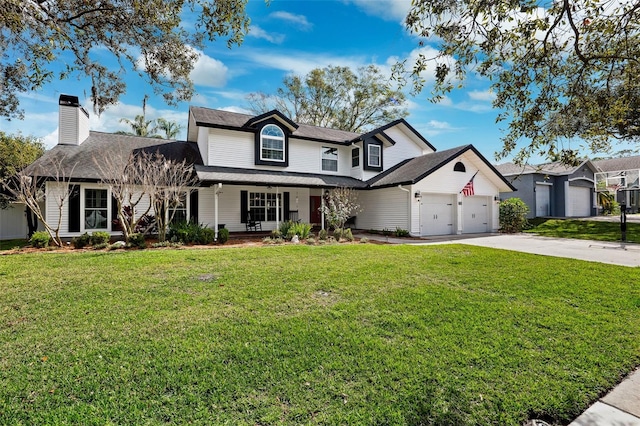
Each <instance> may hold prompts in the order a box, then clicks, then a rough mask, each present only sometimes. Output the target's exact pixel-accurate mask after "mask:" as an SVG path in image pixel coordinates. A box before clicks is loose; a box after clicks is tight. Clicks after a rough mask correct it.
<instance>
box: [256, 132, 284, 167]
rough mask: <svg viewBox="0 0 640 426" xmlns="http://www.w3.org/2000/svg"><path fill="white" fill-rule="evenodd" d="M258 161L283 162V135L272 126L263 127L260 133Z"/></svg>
mask: <svg viewBox="0 0 640 426" xmlns="http://www.w3.org/2000/svg"><path fill="white" fill-rule="evenodd" d="M260 159H261V160H268V161H284V133H283V132H282V129H280V128H279V127H278V126H276V125H274V124H268V125H266V126H264V128H263V129H262V131H261V132H260Z"/></svg>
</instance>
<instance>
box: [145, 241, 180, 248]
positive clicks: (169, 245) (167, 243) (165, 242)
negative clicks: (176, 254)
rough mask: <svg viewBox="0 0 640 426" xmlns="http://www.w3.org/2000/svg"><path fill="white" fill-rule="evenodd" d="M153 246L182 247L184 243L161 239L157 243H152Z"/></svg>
mask: <svg viewBox="0 0 640 426" xmlns="http://www.w3.org/2000/svg"><path fill="white" fill-rule="evenodd" d="M151 247H153V248H162V247H182V243H180V242H178V243H172V242H171V241H159V242H157V243H153V244H151Z"/></svg>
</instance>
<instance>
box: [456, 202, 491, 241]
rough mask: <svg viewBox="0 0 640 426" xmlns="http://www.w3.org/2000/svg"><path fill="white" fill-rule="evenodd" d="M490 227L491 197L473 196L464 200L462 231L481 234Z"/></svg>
mask: <svg viewBox="0 0 640 426" xmlns="http://www.w3.org/2000/svg"><path fill="white" fill-rule="evenodd" d="M488 229H489V197H482V196H478V195H476V196H472V197H464V198H463V200H462V233H463V234H479V233H483V232H487V231H488Z"/></svg>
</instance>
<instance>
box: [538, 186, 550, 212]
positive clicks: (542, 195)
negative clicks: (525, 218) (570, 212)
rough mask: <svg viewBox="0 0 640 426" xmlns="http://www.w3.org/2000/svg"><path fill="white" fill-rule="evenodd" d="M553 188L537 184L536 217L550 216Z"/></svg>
mask: <svg viewBox="0 0 640 426" xmlns="http://www.w3.org/2000/svg"><path fill="white" fill-rule="evenodd" d="M550 193H551V186H549V185H538V184H536V216H537V217H542V216H549V215H550V210H549V203H550V201H551V197H550Z"/></svg>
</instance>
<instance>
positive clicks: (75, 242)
mask: <svg viewBox="0 0 640 426" xmlns="http://www.w3.org/2000/svg"><path fill="white" fill-rule="evenodd" d="M89 244H91V236H89V234H87V233H86V232H85V233H84V234H82V235H80V236H79V237H74V238H72V239H71V245H72V246H73V248H76V249H81V248H84V247H86V246H88V245H89Z"/></svg>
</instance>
